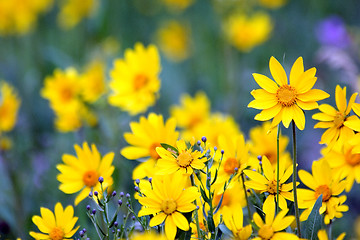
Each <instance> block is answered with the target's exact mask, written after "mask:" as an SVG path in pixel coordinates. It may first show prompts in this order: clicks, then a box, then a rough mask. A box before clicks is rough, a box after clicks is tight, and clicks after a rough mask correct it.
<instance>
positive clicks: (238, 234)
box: [223, 205, 252, 240]
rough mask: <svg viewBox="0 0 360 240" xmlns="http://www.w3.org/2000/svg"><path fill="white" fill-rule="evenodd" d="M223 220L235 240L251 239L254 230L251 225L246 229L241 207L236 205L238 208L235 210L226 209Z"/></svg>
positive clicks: (234, 208)
mask: <svg viewBox="0 0 360 240" xmlns="http://www.w3.org/2000/svg"><path fill="white" fill-rule="evenodd" d="M223 218H224V223H225V225H226V226H227V227H228V228H229V230H230V231H231V232H232V234H233V235H234V236H233V238H234V239H238V240H247V239H249V238H250V236H251V233H252V228H251V225H250V224H249V225H246V226H245V227H244V226H243V221H244V219H243V218H244V215H243V211H242V207H241V206H240V205H236V207H233V208H229V207H226V208H224V210H223Z"/></svg>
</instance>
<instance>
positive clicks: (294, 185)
mask: <svg viewBox="0 0 360 240" xmlns="http://www.w3.org/2000/svg"><path fill="white" fill-rule="evenodd" d="M295 130H296V129H295V123H294V121H293V122H292V135H293V193H294V207H295V219H296V227H297V233H298V236H299V238H300V237H301V231H300V214H299V206H298V201H297V190H296V180H297V170H296V168H297V157H296V131H295Z"/></svg>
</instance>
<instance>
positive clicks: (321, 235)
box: [317, 229, 346, 240]
mask: <svg viewBox="0 0 360 240" xmlns="http://www.w3.org/2000/svg"><path fill="white" fill-rule="evenodd" d="M345 235H346V234H345V233H342V234H340V235H339V236H338V237H337V238H336V239H335V240H343V239H344V238H345ZM317 236H318V239H319V240H329V237H328V234H327V232H326V230H325V229H320V230H319V231H318V232H317Z"/></svg>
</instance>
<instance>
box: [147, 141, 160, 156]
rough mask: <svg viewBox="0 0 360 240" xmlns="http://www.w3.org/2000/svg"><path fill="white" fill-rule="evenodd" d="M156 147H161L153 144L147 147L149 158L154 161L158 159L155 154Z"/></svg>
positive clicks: (158, 144)
mask: <svg viewBox="0 0 360 240" xmlns="http://www.w3.org/2000/svg"><path fill="white" fill-rule="evenodd" d="M157 147H161V145H160V143H157V142H156V143H153V144H151V146H150V147H149V152H150V157H151V158H152V159H154V160H158V159H159V158H160V156H159V154H158V153H157V152H156V148H157Z"/></svg>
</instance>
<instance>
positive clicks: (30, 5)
mask: <svg viewBox="0 0 360 240" xmlns="http://www.w3.org/2000/svg"><path fill="white" fill-rule="evenodd" d="M52 5H53V0H0V35H13V34H19V35H22V34H26V33H28V32H29V31H30V30H32V28H33V27H34V25H36V22H37V19H38V15H39V14H41V13H44V12H46V11H47V10H49V9H50V8H51V7H52Z"/></svg>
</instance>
